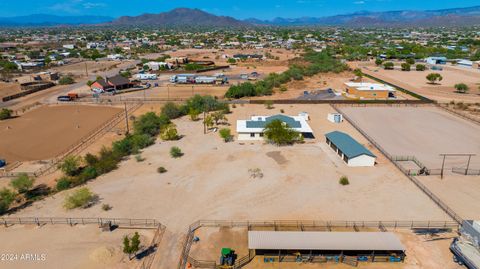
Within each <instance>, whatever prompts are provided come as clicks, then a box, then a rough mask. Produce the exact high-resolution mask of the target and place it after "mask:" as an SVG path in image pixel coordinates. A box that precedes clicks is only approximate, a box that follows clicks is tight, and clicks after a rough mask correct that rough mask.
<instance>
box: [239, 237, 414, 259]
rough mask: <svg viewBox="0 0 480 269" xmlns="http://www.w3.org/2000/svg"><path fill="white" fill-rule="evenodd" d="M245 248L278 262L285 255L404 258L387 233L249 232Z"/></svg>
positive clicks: (394, 238) (397, 245)
mask: <svg viewBox="0 0 480 269" xmlns="http://www.w3.org/2000/svg"><path fill="white" fill-rule="evenodd" d="M248 248H249V249H250V250H254V251H255V254H256V255H264V256H276V257H278V261H280V262H281V261H285V258H287V257H288V256H290V257H292V256H295V257H299V256H301V257H309V256H310V257H314V256H316V257H319V256H322V257H335V256H336V257H339V258H338V259H339V260H341V259H342V258H341V257H345V256H348V257H355V258H356V259H357V258H358V261H395V262H401V261H403V260H404V258H405V247H404V246H403V245H402V243H401V242H400V240H399V239H398V238H397V236H395V234H394V233H390V232H298V231H280V232H279V231H249V232H248ZM379 258H381V259H379ZM287 260H288V259H287Z"/></svg>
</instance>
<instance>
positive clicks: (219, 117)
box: [212, 110, 227, 125]
mask: <svg viewBox="0 0 480 269" xmlns="http://www.w3.org/2000/svg"><path fill="white" fill-rule="evenodd" d="M212 118H213V120H214V121H215V124H216V125H218V123H219V122H220V121H226V120H227V117H226V116H225V113H224V112H223V111H221V110H220V111H216V112H213V113H212Z"/></svg>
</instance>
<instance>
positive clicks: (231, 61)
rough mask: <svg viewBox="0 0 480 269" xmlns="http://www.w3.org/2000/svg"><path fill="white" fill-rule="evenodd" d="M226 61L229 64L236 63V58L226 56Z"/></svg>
mask: <svg viewBox="0 0 480 269" xmlns="http://www.w3.org/2000/svg"><path fill="white" fill-rule="evenodd" d="M227 63H229V64H236V63H237V60H235V59H234V58H228V60H227Z"/></svg>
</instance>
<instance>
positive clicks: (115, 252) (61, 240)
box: [0, 224, 155, 269]
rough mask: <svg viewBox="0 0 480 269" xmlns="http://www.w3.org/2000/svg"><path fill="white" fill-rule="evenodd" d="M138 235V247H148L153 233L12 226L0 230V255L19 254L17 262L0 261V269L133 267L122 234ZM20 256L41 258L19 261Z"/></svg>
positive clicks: (129, 230)
mask: <svg viewBox="0 0 480 269" xmlns="http://www.w3.org/2000/svg"><path fill="white" fill-rule="evenodd" d="M135 232H138V233H139V234H140V241H141V245H143V246H148V245H149V244H150V242H151V240H152V238H153V235H154V233H155V230H144V229H138V230H135V229H116V230H114V231H113V232H102V230H101V229H99V228H98V226H97V225H78V226H73V227H71V226H68V225H50V224H47V225H44V226H41V227H37V226H34V225H25V226H24V225H14V226H11V227H8V228H5V227H1V228H0V237H1V238H2V244H1V245H0V253H1V254H18V260H11V261H5V260H1V261H0V269H3V268H5V269H7V268H19V269H20V268H22V269H28V268H36V269H41V268H45V269H47V268H79V269H80V268H91V269H96V268H99V269H100V268H111V269H127V268H136V267H137V266H138V265H139V262H140V261H138V260H136V259H133V260H132V261H130V260H129V259H128V256H127V255H125V254H123V252H122V241H123V237H124V236H125V235H129V236H131V235H133V234H134V233H135ZM22 254H32V255H35V254H36V255H37V257H41V255H42V254H43V255H44V259H43V260H42V259H41V258H40V259H41V260H37V261H27V260H21V259H20V257H21V255H22Z"/></svg>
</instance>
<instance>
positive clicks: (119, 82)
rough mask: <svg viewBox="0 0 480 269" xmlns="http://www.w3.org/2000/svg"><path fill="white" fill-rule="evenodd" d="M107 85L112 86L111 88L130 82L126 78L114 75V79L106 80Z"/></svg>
mask: <svg viewBox="0 0 480 269" xmlns="http://www.w3.org/2000/svg"><path fill="white" fill-rule="evenodd" d="M107 80H108V83H110V84H112V85H113V86H120V85H126V84H129V83H130V81H129V80H128V79H127V78H124V77H123V76H121V75H116V76H114V77H110V78H107Z"/></svg>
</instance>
